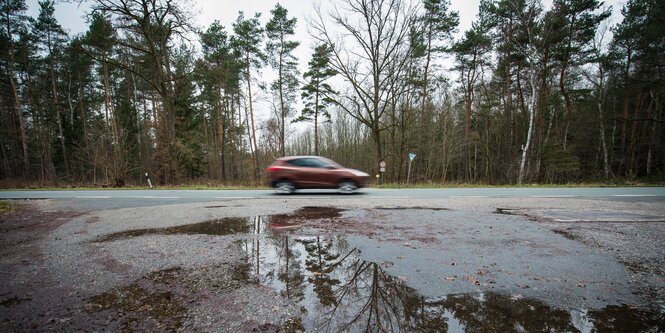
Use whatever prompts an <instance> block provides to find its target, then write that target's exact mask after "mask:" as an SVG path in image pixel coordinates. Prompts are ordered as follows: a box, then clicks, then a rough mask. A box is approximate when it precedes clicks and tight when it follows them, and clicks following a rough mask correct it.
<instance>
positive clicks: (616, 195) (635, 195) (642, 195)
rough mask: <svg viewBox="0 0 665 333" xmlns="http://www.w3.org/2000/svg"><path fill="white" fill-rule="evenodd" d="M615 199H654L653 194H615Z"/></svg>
mask: <svg viewBox="0 0 665 333" xmlns="http://www.w3.org/2000/svg"><path fill="white" fill-rule="evenodd" d="M614 196H615V197H655V196H656V195H653V194H615V195H614Z"/></svg>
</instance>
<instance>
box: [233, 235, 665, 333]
mask: <svg viewBox="0 0 665 333" xmlns="http://www.w3.org/2000/svg"><path fill="white" fill-rule="evenodd" d="M242 246H243V248H244V249H245V251H246V252H247V255H248V261H249V264H250V265H251V269H250V274H251V275H252V276H253V277H258V278H259V280H260V281H261V283H262V284H264V285H267V286H269V287H271V288H273V289H275V290H276V291H278V292H279V293H280V294H281V295H282V296H284V297H287V298H289V299H291V300H292V301H294V302H297V303H298V304H299V305H300V306H301V307H302V309H303V321H302V323H303V325H304V327H305V331H306V332H311V331H326V332H339V331H349V332H361V331H363V332H364V331H371V332H380V331H386V332H398V331H400V332H448V331H450V332H460V331H466V332H663V330H665V317H664V315H665V312H664V311H663V309H659V310H658V311H656V310H650V309H645V308H637V307H632V306H628V305H623V306H608V307H606V308H604V309H600V310H572V311H567V310H562V309H556V308H552V307H550V306H548V305H546V304H545V303H543V302H541V301H539V300H535V299H525V298H522V297H521V296H519V295H512V296H511V295H505V294H500V293H490V292H488V293H479V294H462V295H447V296H444V297H441V298H437V299H433V298H425V297H423V296H421V295H419V294H418V292H417V291H416V290H414V289H412V288H410V287H408V286H407V285H406V284H405V283H404V282H403V281H401V280H400V279H399V278H396V277H394V276H391V275H389V274H387V273H386V272H385V271H384V270H383V269H382V268H381V265H379V264H377V263H373V262H368V261H365V260H363V259H362V254H361V253H360V252H359V251H358V250H357V249H355V248H352V247H350V246H349V243H348V242H347V241H346V240H345V238H344V237H333V238H323V237H316V236H312V237H310V236H286V235H281V236H279V235H278V236H272V237H263V238H253V239H248V240H245V241H243V242H242Z"/></svg>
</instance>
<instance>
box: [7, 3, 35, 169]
mask: <svg viewBox="0 0 665 333" xmlns="http://www.w3.org/2000/svg"><path fill="white" fill-rule="evenodd" d="M5 19H6V20H7V26H6V27H7V42H8V44H9V50H8V53H9V61H8V62H7V78H8V79H9V86H10V88H11V91H12V95H13V97H14V107H15V109H16V116H17V117H18V121H19V127H20V131H21V148H22V149H23V175H24V176H25V175H26V174H27V172H28V165H29V157H28V138H27V135H26V130H25V120H24V119H23V106H22V104H21V99H20V98H19V95H18V88H17V87H16V82H15V81H14V39H13V38H14V37H13V36H12V29H11V27H12V23H11V15H9V13H8V12H6V13H5Z"/></svg>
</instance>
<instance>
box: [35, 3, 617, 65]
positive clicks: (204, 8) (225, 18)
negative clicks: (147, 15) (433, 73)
mask: <svg viewBox="0 0 665 333" xmlns="http://www.w3.org/2000/svg"><path fill="white" fill-rule="evenodd" d="M56 1H57V0H56ZM189 1H191V2H192V3H193V6H192V7H193V8H192V9H193V12H194V14H195V15H194V16H195V18H196V20H197V24H198V26H200V27H202V28H205V27H207V26H209V25H210V23H212V22H213V21H214V20H219V21H220V22H221V23H222V25H224V26H225V27H226V28H227V29H228V30H231V24H232V23H233V22H234V21H235V20H236V18H237V17H238V12H239V11H244V12H245V17H251V16H252V15H254V13H257V12H258V13H262V15H261V20H262V22H263V23H264V24H265V22H267V20H268V19H269V18H270V10H271V9H272V8H274V6H275V3H277V1H267V0H189ZM315 1H319V0H280V1H279V3H281V4H282V6H284V7H285V8H286V9H287V10H288V11H289V16H291V17H294V16H295V17H296V18H297V19H298V24H297V33H296V37H295V38H296V39H297V40H299V41H301V43H302V46H301V47H299V49H298V50H297V56H298V57H299V58H308V57H309V54H310V53H311V48H312V45H310V39H311V38H309V35H308V33H307V23H306V20H307V18H308V17H310V16H312V14H313V10H314V2H315ZM322 1H323V2H324V4H325V3H326V2H327V1H328V0H322ZM626 1H627V0H607V1H606V3H607V4H608V5H612V6H613V9H614V16H613V18H612V19H611V22H614V23H616V22H618V21H619V20H620V17H621V15H620V12H619V11H620V9H621V7H622V6H623V5H624V4H625V3H626ZM78 2H79V1H77V0H70V1H69V3H65V2H59V1H58V4H57V5H56V10H55V16H56V18H57V19H58V21H59V22H60V24H61V25H62V26H63V27H64V28H65V29H66V30H67V31H68V32H69V33H70V35H73V34H77V33H83V32H85V31H86V30H87V23H86V22H85V17H84V15H85V12H86V11H87V10H88V5H87V4H86V3H83V4H82V5H80V6H79V5H78ZM544 2H545V3H549V2H550V1H548V0H544ZM479 3H480V0H451V6H450V7H451V10H454V11H457V12H458V13H459V16H460V25H459V29H458V30H459V31H458V36H459V35H461V34H462V33H463V32H464V31H465V30H467V29H469V28H470V27H471V22H473V20H474V19H475V17H476V15H477V14H478V6H479ZM27 4H28V8H29V9H28V15H30V16H32V17H36V16H37V14H38V12H39V5H38V3H37V0H27ZM301 60H303V59H301ZM306 61H307V60H305V62H306Z"/></svg>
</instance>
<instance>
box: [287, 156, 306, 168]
mask: <svg viewBox="0 0 665 333" xmlns="http://www.w3.org/2000/svg"><path fill="white" fill-rule="evenodd" d="M286 163H287V164H290V165H293V166H297V167H304V166H307V165H305V159H302V158H299V159H295V160H290V161H286Z"/></svg>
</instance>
